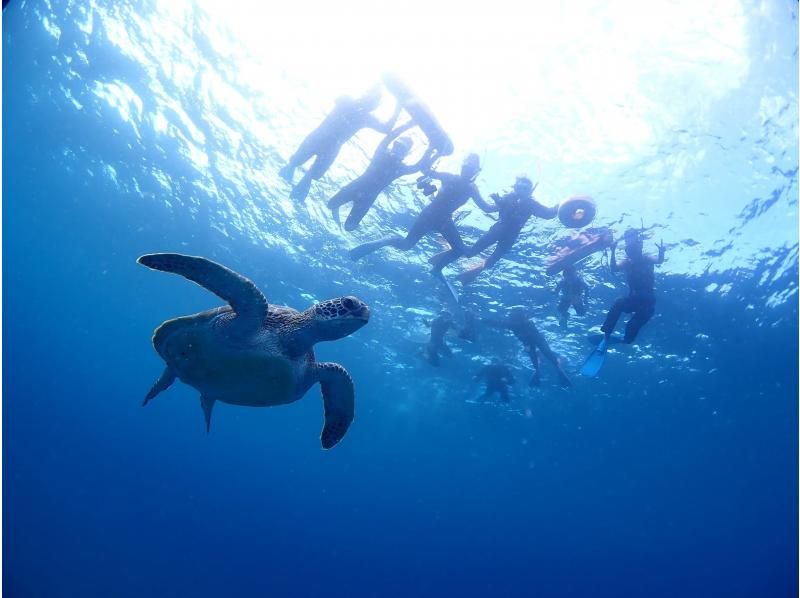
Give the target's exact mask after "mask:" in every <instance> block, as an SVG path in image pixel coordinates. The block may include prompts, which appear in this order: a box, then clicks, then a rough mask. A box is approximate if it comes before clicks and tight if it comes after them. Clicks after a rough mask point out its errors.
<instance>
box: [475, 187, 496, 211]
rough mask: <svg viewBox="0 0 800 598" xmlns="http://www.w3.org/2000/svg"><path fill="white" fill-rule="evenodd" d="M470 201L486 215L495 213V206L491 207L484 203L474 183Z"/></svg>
mask: <svg viewBox="0 0 800 598" xmlns="http://www.w3.org/2000/svg"><path fill="white" fill-rule="evenodd" d="M472 201H474V202H475V205H476V206H478V207H479V208H480V209H481V210H483V211H484V212H486V213H487V214H488V213H489V212H496V211H497V206H491V205H489V204H488V203H487V202H486V200H485V199H483V197H482V196H481V192H480V191H479V190H478V186H477V185H476V184H475V183H473V184H472Z"/></svg>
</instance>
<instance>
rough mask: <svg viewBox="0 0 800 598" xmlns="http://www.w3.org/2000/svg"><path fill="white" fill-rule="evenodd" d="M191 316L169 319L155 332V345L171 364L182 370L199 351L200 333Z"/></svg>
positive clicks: (164, 358) (163, 357)
mask: <svg viewBox="0 0 800 598" xmlns="http://www.w3.org/2000/svg"><path fill="white" fill-rule="evenodd" d="M198 332H199V331H198V329H197V323H196V322H195V321H194V320H193V318H191V317H183V318H175V319H174V320H167V321H166V322H164V323H163V324H161V326H159V327H158V328H156V330H155V332H154V333H153V347H155V349H156V352H157V353H158V354H159V355H160V356H161V358H162V359H163V360H164V361H166V362H167V364H169V365H170V366H173V367H175V368H176V369H177V370H179V371H180V370H181V365H184V364H186V363H188V362H189V361H191V360H192V359H193V357H194V356H195V355H196V353H197V347H198V343H199V333H198Z"/></svg>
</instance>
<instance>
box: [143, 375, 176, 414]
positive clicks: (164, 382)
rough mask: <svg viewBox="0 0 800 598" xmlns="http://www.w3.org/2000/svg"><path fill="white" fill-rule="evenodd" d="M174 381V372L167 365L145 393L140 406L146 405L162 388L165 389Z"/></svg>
mask: <svg viewBox="0 0 800 598" xmlns="http://www.w3.org/2000/svg"><path fill="white" fill-rule="evenodd" d="M173 382H175V372H173V371H172V370H171V369H170V368H169V366H167V367H165V368H164V371H163V372H161V376H160V377H159V379H158V380H156V383H155V384H153V388H151V389H150V391H149V392H148V393H147V396H146V397H145V398H144V401H143V402H142V407H144V406H145V405H147V403H149V402H150V401H151V400H152V399H153V398H155V396H156V395H157V394H158V393H160V392H161V391H162V390H167V389H168V388H169V387H170V385H171V384H172V383H173Z"/></svg>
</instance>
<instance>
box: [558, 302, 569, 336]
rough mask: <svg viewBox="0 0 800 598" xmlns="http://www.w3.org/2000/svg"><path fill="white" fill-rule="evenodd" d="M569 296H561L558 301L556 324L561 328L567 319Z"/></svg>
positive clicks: (564, 325)
mask: <svg viewBox="0 0 800 598" xmlns="http://www.w3.org/2000/svg"><path fill="white" fill-rule="evenodd" d="M569 305H570V302H569V298H567V297H562V298H561V301H559V302H558V324H559V326H561V328H566V327H567V320H569Z"/></svg>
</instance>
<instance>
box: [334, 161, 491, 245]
mask: <svg viewBox="0 0 800 598" xmlns="http://www.w3.org/2000/svg"><path fill="white" fill-rule="evenodd" d="M480 170H481V163H480V158H479V157H478V155H477V154H470V155H468V156H467V157H466V158H465V159H464V163H463V164H462V166H461V174H460V175H457V174H450V173H447V172H435V171H432V170H428V171H427V172H426V173H425V174H426V176H428V177H430V178H432V179H436V180H438V181H441V182H442V187H441V189H439V191H438V192H437V193H436V195H435V196H434V198H433V200H432V201H431V203H430V204H428V205H427V206H426V207H425V208H424V209H423V210H422V212H420V214H419V216H418V217H417V220H416V222H414V225H413V226H412V227H411V230H410V231H408V234H407V235H406V236H405V238H403V237H398V236H391V237H386V238H384V239H379V240H377V241H371V242H369V243H364V244H363V245H359V246H358V247H356V248H354V249H351V250H350V257H351V258H352V259H354V260H357V259H359V258H362V257H364V256H365V255H367V254H368V253H372V252H373V251H376V250H378V249H381V248H383V247H390V246H391V247H394V248H396V249H400V250H401V251H408V250H409V249H411V248H412V247H413V246H414V245H416V244H417V243H418V242H419V240H420V239H421V238H422V237H423V236H424V235H426V234H428V233H431V232H434V231H438V232H439V233H441V234H442V236H443V237H444V238H445V240H446V241H447V242H448V243H449V244H450V246H451V247H453V248H454V249H456V250H457V251H459V252H461V253H464V252H465V251H466V247H465V246H464V242H463V241H462V240H461V235H459V234H458V230H457V229H456V225H455V223H454V222H453V212H455V211H456V210H457V209H458V208H460V207H461V206H463V205H464V204H465V203H466V202H467V200H469V199H472V201H474V202H475V203H476V204H477V206H478V207H479V208H480V209H482V210H483V211H484V212H490V211H492V210H493V209H494V208H493V207H492V206H490V205H489V204H488V203H486V202H485V201H484V200H483V198H482V197H481V194H480V191H478V187H477V185H475V177H477V176H478V173H479V172H480Z"/></svg>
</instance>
